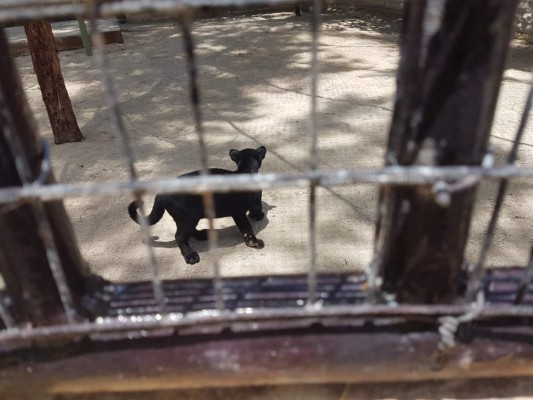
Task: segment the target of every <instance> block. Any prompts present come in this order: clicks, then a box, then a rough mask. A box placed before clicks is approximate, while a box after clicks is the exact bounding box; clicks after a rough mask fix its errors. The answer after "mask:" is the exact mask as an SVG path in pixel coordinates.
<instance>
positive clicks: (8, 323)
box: [0, 297, 17, 329]
mask: <svg viewBox="0 0 533 400" xmlns="http://www.w3.org/2000/svg"><path fill="white" fill-rule="evenodd" d="M0 319H1V320H2V322H3V323H4V325H5V327H6V328H8V329H10V328H15V327H16V326H17V324H16V323H15V320H14V319H13V317H12V316H11V314H10V313H9V311H8V309H7V308H6V306H5V304H4V299H3V298H2V297H0Z"/></svg>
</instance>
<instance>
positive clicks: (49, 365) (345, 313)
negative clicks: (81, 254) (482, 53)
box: [0, 0, 533, 393]
mask: <svg viewBox="0 0 533 400" xmlns="http://www.w3.org/2000/svg"><path fill="white" fill-rule="evenodd" d="M416 1H417V2H418V3H419V4H421V3H422V0H416ZM432 1H433V0H432ZM289 3H292V1H289V0H271V1H264V0H215V1H208V0H153V1H149V0H122V1H111V0H102V1H94V0H80V1H78V2H76V3H73V2H71V1H70V0H17V1H14V0H4V1H1V2H0V23H1V22H13V21H19V22H20V21H25V20H29V19H35V18H46V17H51V16H76V17H78V18H83V17H88V18H89V19H90V20H91V27H92V38H93V42H94V44H95V54H96V58H97V62H98V64H99V66H100V69H101V72H102V84H103V87H104V89H105V92H106V98H107V103H108V108H109V110H110V114H111V118H112V121H113V123H114V125H115V127H116V130H117V132H118V139H119V147H120V150H121V152H122V154H123V156H124V159H125V162H126V165H127V168H128V171H129V181H128V182H123V183H108V184H91V185H87V184H85V185H83V184H73V185H65V184H51V185H44V181H42V182H41V181H39V180H37V181H36V182H32V180H31V176H32V175H31V173H30V172H29V171H28V168H27V165H26V164H25V161H24V154H23V152H21V151H20V149H19V148H18V147H17V146H18V144H17V142H16V140H12V141H11V142H10V144H11V145H12V152H13V154H14V155H15V158H16V159H17V160H18V163H17V167H18V172H19V174H20V176H21V177H22V178H23V179H22V186H20V187H8V188H2V189H0V205H3V204H8V205H9V206H10V205H12V204H24V203H28V202H29V203H33V205H34V209H35V212H36V214H35V215H36V217H37V220H38V221H39V227H40V234H41V237H42V240H43V243H45V245H46V250H47V251H46V254H47V256H48V259H49V264H50V268H51V271H52V272H53V277H54V279H55V283H56V286H57V289H58V291H59V295H60V299H61V303H62V305H63V308H64V311H65V314H66V317H67V323H65V324H61V325H60V324H53V325H50V326H39V327H31V326H29V327H28V326H19V325H18V324H17V323H16V322H15V321H14V320H13V318H11V315H10V307H9V306H6V305H5V304H4V303H2V302H1V299H0V318H2V320H3V322H4V325H5V328H6V329H3V330H2V329H0V354H1V353H2V352H5V353H8V354H14V355H15V356H16V357H18V359H19V360H25V361H26V360H28V359H31V358H32V357H34V356H36V355H37V354H39V355H40V357H42V360H43V361H46V363H45V364H42V363H39V362H37V361H30V362H24V363H23V364H24V367H22V364H20V365H19V366H15V367H12V366H9V365H5V364H2V363H1V362H0V374H1V376H2V378H4V379H7V381H6V382H7V383H0V393H3V392H6V393H10V391H11V390H15V389H14V388H16V390H19V391H20V390H22V391H24V390H30V391H32V390H33V391H35V390H42V391H44V392H47V393H78V392H84V391H88V390H91V391H94V390H99V391H113V390H118V391H122V390H146V388H147V387H148V386H147V385H149V386H150V387H154V386H156V385H159V387H160V388H161V387H166V388H180V387H200V386H201V387H205V386H206V385H208V386H213V387H214V386H216V387H221V386H236V385H261V384H277V383H295V382H298V383H300V382H306V383H334V382H350V383H363V382H365V383H368V382H383V381H390V380H398V381H404V380H405V381H413V380H415V381H416V380H433V379H437V380H438V379H454V378H463V377H464V376H465V375H468V377H470V378H487V377H502V376H513V377H514V376H519V375H521V374H524V373H526V374H530V373H531V372H530V371H531V370H533V344H531V343H533V341H532V340H531V339H532V338H533V332H532V331H531V321H532V320H533V308H532V307H531V304H530V302H531V300H530V299H529V298H527V301H524V299H525V298H526V297H527V296H530V295H529V294H528V287H529V285H530V280H531V275H532V273H531V271H532V270H533V267H531V265H533V264H532V262H531V261H530V263H529V267H528V268H527V269H523V274H522V275H521V276H522V280H521V283H520V285H519V287H518V289H517V288H514V292H513V295H514V296H513V299H514V302H515V303H516V304H515V305H513V304H512V303H513V301H511V302H509V301H502V302H501V303H498V302H493V303H488V304H487V303H485V302H482V301H481V300H478V301H477V302H475V301H474V300H475V299H476V298H478V299H480V298H482V297H476V295H479V294H480V293H485V292H483V290H485V288H483V285H482V279H483V277H484V273H485V272H486V271H485V270H484V264H485V257H486V254H487V252H488V250H489V249H490V245H491V239H492V236H493V234H494V228H495V226H496V223H497V219H498V211H499V209H500V207H501V204H502V201H503V199H504V195H505V190H506V186H507V182H508V179H512V178H530V179H531V178H533V169H531V168H518V167H516V166H514V163H515V161H516V158H517V150H518V144H519V142H520V137H521V135H522V134H523V132H524V129H525V126H526V123H527V119H528V116H529V112H530V108H531V102H532V98H533V84H532V86H531V89H530V92H529V96H528V99H527V101H526V104H525V108H524V112H523V114H522V119H521V123H520V127H519V129H518V131H517V137H516V140H515V143H514V146H513V149H512V151H511V153H510V155H509V158H508V165H507V166H504V167H498V168H495V167H493V166H492V165H486V164H484V165H481V166H473V165H469V166H439V167H423V166H405V165H403V166H401V165H390V166H387V167H385V168H381V169H373V170H352V171H346V170H336V171H318V170H317V168H318V160H317V137H318V132H317V125H318V124H317V121H316V117H317V114H316V107H317V103H316V98H317V90H318V79H319V73H318V72H319V60H318V38H319V27H320V24H319V16H320V14H319V10H320V9H321V1H320V0H314V2H313V7H314V12H313V15H312V25H311V33H312V47H311V52H312V57H311V60H312V61H311V82H312V85H311V88H312V96H311V107H310V131H309V146H308V170H307V171H306V172H303V173H300V174H295V175H288V174H263V175H259V176H234V177H233V176H232V177H224V178H221V177H219V176H208V174H207V166H208V160H207V152H206V141H205V132H204V129H203V126H202V115H201V102H200V93H199V88H198V87H199V85H198V82H197V65H196V59H195V53H194V43H193V35H192V29H191V16H192V12H193V11H194V10H195V9H197V8H199V7H202V6H210V7H226V6H232V7H244V6H254V5H259V4H273V5H277V4H289ZM421 9H422V8H421ZM145 12H149V13H172V14H173V15H177V16H178V17H179V21H180V24H181V26H182V32H183V35H182V36H183V39H184V46H185V51H186V55H187V62H188V72H189V79H190V96H191V102H192V107H193V113H194V118H195V122H196V127H197V136H198V140H199V147H200V152H201V155H202V171H203V173H202V175H201V176H199V177H193V178H185V179H179V180H176V179H171V180H156V181H150V182H141V181H139V180H138V177H137V172H136V169H135V160H134V158H133V152H132V150H131V148H130V143H129V140H128V134H127V131H126V129H125V125H124V123H123V120H122V115H121V111H120V105H119V102H118V99H117V96H116V93H115V91H114V88H113V82H112V77H111V76H110V75H109V71H108V70H107V59H106V55H105V53H104V52H103V41H102V36H101V32H100V31H99V29H98V24H97V18H99V17H106V16H112V15H117V14H124V13H128V14H131V13H145ZM421 15H422V14H421ZM45 159H46V157H45ZM44 166H45V167H46V165H44ZM481 179H497V180H499V181H500V182H501V183H500V189H499V193H498V201H497V203H496V206H495V210H494V213H493V216H492V220H491V223H490V225H489V227H488V230H487V236H486V240H485V244H484V246H483V251H482V254H481V257H480V260H479V261H478V263H477V264H476V268H475V269H474V278H473V280H472V281H470V282H469V283H470V286H469V291H468V300H469V302H468V303H463V302H460V303H457V304H453V305H446V304H437V305H423V304H400V305H398V304H396V303H395V302H394V301H388V300H387V299H386V298H385V299H378V298H374V297H373V296H370V297H369V298H368V300H370V301H369V302H368V303H367V304H362V305H359V304H357V305H356V304H350V305H323V303H322V302H321V301H320V293H319V290H318V285H319V282H320V277H319V276H318V274H317V271H316V234H315V216H316V204H315V190H316V188H317V187H319V186H324V187H331V186H339V185H351V184H375V185H379V186H380V187H387V188H388V187H398V186H404V187H406V186H419V185H426V186H429V187H431V188H432V191H431V193H432V195H433V196H434V201H435V202H436V203H437V204H439V205H442V206H446V204H447V203H449V198H450V197H451V196H452V195H453V194H454V193H457V192H459V191H464V190H465V189H469V188H471V187H473V186H474V185H476V184H477V183H478V182H479V181H480V180H481ZM288 187H291V188H293V187H305V188H309V189H310V197H309V209H308V212H309V214H308V215H309V231H310V235H309V269H308V272H307V275H306V296H305V297H306V298H305V300H306V302H303V303H302V304H301V305H300V306H298V307H278V308H260V307H257V308H254V307H245V308H237V309H233V310H229V309H228V308H227V307H226V303H225V297H224V287H223V279H222V278H221V276H220V266H219V261H218V259H217V257H216V246H217V238H216V231H215V230H214V228H213V218H214V216H215V214H214V207H213V192H229V191H238V190H258V189H274V188H288ZM119 193H127V194H131V195H133V197H134V198H135V199H136V200H137V201H138V202H139V204H140V205H141V207H140V213H141V230H142V234H143V237H144V238H145V240H146V242H147V243H148V244H151V239H150V238H151V236H150V232H149V227H148V224H147V222H146V213H145V210H144V207H143V201H142V196H143V195H144V194H147V193H194V194H201V195H203V198H204V205H205V208H206V215H208V217H209V218H208V219H209V221H210V222H209V228H210V229H209V245H210V251H211V252H215V256H214V257H213V258H214V260H215V261H214V265H213V271H214V279H213V281H212V287H213V293H214V299H215V304H216V306H215V307H214V308H212V309H205V310H201V311H197V312H187V313H178V312H172V311H169V310H168V308H169V306H167V304H166V303H167V300H168V299H167V297H166V296H165V288H164V282H162V281H161V279H160V277H159V272H158V267H157V262H156V259H155V256H154V253H153V249H152V246H150V245H149V246H147V248H148V264H149V266H150V269H151V273H152V280H151V285H152V293H153V294H152V299H153V303H154V307H153V308H150V309H147V312H146V313H144V314H142V315H140V314H133V315H129V316H124V315H119V316H111V315H100V316H98V315H93V316H92V317H93V320H86V321H80V320H79V315H78V314H77V313H76V310H75V309H74V306H73V305H72V302H73V301H72V298H71V292H70V291H69V288H68V286H67V283H66V280H65V276H64V274H63V266H62V265H61V262H60V261H59V257H57V249H56V248H55V243H54V239H53V236H52V234H51V228H50V224H49V221H48V220H47V216H46V214H45V212H44V211H43V209H42V207H43V202H46V201H50V200H62V199H64V198H67V197H79V196H82V197H83V196H106V195H107V196H109V195H116V194H119ZM381 240H383V238H381ZM377 242H378V243H377V245H378V248H379V240H378V241H377ZM378 253H379V252H377V254H376V257H377V259H379V254H378ZM532 255H533V253H532ZM378 261H379V260H378ZM376 268H377V263H373V264H372V265H371V266H370V267H369V269H368V271H367V272H368V275H369V276H370V278H371V279H370V281H369V282H368V284H367V285H366V287H365V288H364V290H365V291H366V293H370V294H372V292H373V291H379V282H377V279H375V278H376V277H377V275H378V274H377V271H376ZM520 272H521V273H522V271H520ZM513 287H514V286H513ZM86 295H88V296H89V298H90V297H91V296H96V292H93V293H87V294H86ZM380 300H381V301H382V304H376V302H377V301H380ZM472 302H473V305H472V304H471V303H472ZM443 317H444V318H445V319H441V318H443ZM439 324H441V325H440V328H441V331H440V333H439V332H437V328H438V327H439ZM521 325H525V328H524V327H523V326H521ZM450 326H451V328H450ZM459 328H465V329H459ZM472 329H474V330H475V336H476V340H475V341H474V342H472V343H469V344H468V345H466V344H464V343H465V342H467V341H468V340H469V338H470V336H471V335H470V334H469V333H471V332H470V330H472ZM191 330H192V332H193V333H191ZM288 330H290V331H288ZM254 332H255V333H254ZM443 332H444V333H443ZM465 332H466V333H465ZM198 333H204V335H200V336H198V335H197V334H198ZM210 333H214V334H210ZM289 333H290V334H289ZM124 335H126V337H130V336H131V337H134V338H136V339H137V340H133V341H132V340H125V339H124ZM450 335H451V336H450ZM443 337H446V338H447V339H446V340H445V342H446V344H447V345H448V346H444V347H443V346H442V343H443ZM450 337H451V339H453V340H450ZM456 337H458V339H460V340H459V341H460V342H462V344H457V343H456V342H455V338H456ZM236 339H238V340H236ZM64 341H66V342H64ZM49 342H51V343H53V344H54V346H59V347H56V349H57V348H59V349H61V350H62V351H64V353H61V354H62V356H60V357H59V359H55V358H57V356H54V355H51V354H50V353H46V351H44V353H43V354H40V351H31V348H30V347H29V346H30V345H32V344H34V343H38V344H39V345H40V346H42V347H44V348H45V349H46V347H47V346H46V345H47V344H48V343H49ZM65 343H66V344H65ZM489 344H490V345H491V346H493V348H495V349H496V350H497V351H495V352H493V353H491V352H487V351H485V350H486V348H487V346H488V345H489ZM439 345H441V346H439ZM448 347H453V348H448ZM91 352H92V353H91ZM75 354H83V358H81V359H80V358H76V357H73V355H75ZM131 355H134V356H135V357H136V358H137V359H139V360H142V367H143V368H142V369H141V368H140V364H137V363H131V361H130V358H129V356H131ZM154 360H155V361H154ZM235 360H237V361H235ZM309 360H311V361H312V362H307V361H309ZM156 364H157V365H156ZM88 365H89V366H91V367H89V368H87V366H88ZM317 365H319V366H320V368H317ZM154 368H155V369H156V370H158V368H161V370H160V372H161V371H163V373H162V374H160V375H159V376H155V375H153V374H151V372H147V371H146V369H148V370H150V369H154ZM30 370H31V372H32V373H33V372H35V374H34V379H33V380H32V383H31V384H30V385H27V387H26V388H24V386H25V385H26V383H25V382H26V381H27V379H26V377H27V373H28V372H30ZM465 370H467V372H465ZM158 371H159V370H158ZM528 371H529V372H528ZM228 373H229V376H228ZM119 375H120V376H122V379H121V380H117V379H116V377H117V376H119ZM141 378H149V379H146V380H144V381H143V379H141ZM177 378H179V379H177ZM88 381H90V382H91V383H90V385H87V382H88ZM147 381H149V382H148V383H147ZM95 386H97V389H95Z"/></svg>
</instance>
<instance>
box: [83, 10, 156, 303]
mask: <svg viewBox="0 0 533 400" xmlns="http://www.w3.org/2000/svg"><path fill="white" fill-rule="evenodd" d="M94 7H95V8H94V10H93V12H92V13H91V19H90V20H91V37H92V41H93V43H94V45H95V50H96V51H95V57H96V61H97V63H98V66H99V68H100V72H101V80H102V85H103V86H104V90H105V94H106V101H107V103H108V108H109V112H110V117H111V119H112V121H113V124H114V125H115V128H116V130H117V133H118V144H119V148H120V151H121V153H122V156H123V157H124V159H125V162H126V167H127V170H128V174H129V177H130V182H131V183H135V182H137V181H138V175H137V170H136V168H135V160H134V157H133V151H132V149H131V146H130V141H129V137H128V134H127V130H126V126H125V124H124V119H123V117H122V112H121V110H120V106H119V103H118V98H117V94H116V92H115V89H114V87H113V82H112V80H111V76H110V75H109V70H108V69H109V67H108V63H107V58H106V56H105V53H104V46H105V41H104V37H103V34H102V32H101V30H100V29H99V26H98V21H97V19H96V14H97V7H98V5H97V4H96V3H95V4H94ZM131 193H132V194H133V195H134V198H135V200H136V202H137V204H138V206H139V217H140V218H139V221H140V224H141V234H142V237H143V241H144V243H145V244H146V246H147V256H148V264H149V267H150V272H151V275H152V283H153V290H154V298H155V301H156V303H157V304H158V306H159V308H160V309H161V310H163V309H164V307H165V295H164V292H163V285H162V282H161V278H160V276H159V267H158V265H157V260H156V258H155V254H154V249H153V247H152V236H151V235H150V226H149V224H148V220H147V216H146V210H145V206H144V201H143V199H142V191H135V190H132V191H131Z"/></svg>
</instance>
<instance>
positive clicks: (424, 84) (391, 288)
mask: <svg viewBox="0 0 533 400" xmlns="http://www.w3.org/2000/svg"><path fill="white" fill-rule="evenodd" d="M515 7H516V1H515V0H469V1H463V0H444V1H435V0H427V1H415V2H406V4H405V21H404V32H403V44H402V56H401V61H400V67H399V72H398V89H397V95H396V103H395V108H394V115H393V121H392V126H391V130H390V134H389V142H388V146H387V152H386V164H387V165H430V166H431V165H433V166H444V165H471V166H473V165H480V164H481V163H482V160H483V157H484V155H485V153H486V151H487V144H488V139H489V134H490V128H491V125H492V119H493V115H494V109H495V106H496V101H497V97H498V92H499V88H500V84H501V78H502V73H503V68H504V64H505V60H506V54H507V49H508V47H509V42H510V38H511V33H512V26H513V18H514V11H515ZM465 186H466V189H465V188H463V189H462V190H459V191H457V192H455V193H450V197H449V202H448V203H449V204H446V201H444V202H441V204H440V205H439V204H437V202H436V201H435V194H434V193H433V191H432V187H431V186H420V187H416V188H407V187H403V188H402V187H394V188H392V187H389V188H384V189H382V191H381V193H380V204H379V210H380V217H379V223H378V239H377V243H378V247H377V252H376V254H377V260H378V264H379V270H380V274H381V276H382V278H383V284H382V289H383V290H385V291H386V292H391V293H394V294H396V297H397V299H398V300H399V301H403V302H414V303H438V302H449V301H452V300H454V298H455V297H456V293H457V288H458V286H459V275H460V271H461V267H462V265H463V253H464V249H465V246H466V241H467V237H468V232H469V227H470V219H471V215H472V208H473V205H474V201H475V182H474V183H473V184H471V185H470V186H468V185H465Z"/></svg>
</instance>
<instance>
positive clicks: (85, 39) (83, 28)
mask: <svg viewBox="0 0 533 400" xmlns="http://www.w3.org/2000/svg"><path fill="white" fill-rule="evenodd" d="M78 27H79V28H80V36H81V41H82V43H83V48H84V49H85V55H87V56H92V55H93V49H92V43H91V38H90V37H89V33H88V32H87V25H85V20H84V19H83V18H79V19H78Z"/></svg>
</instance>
